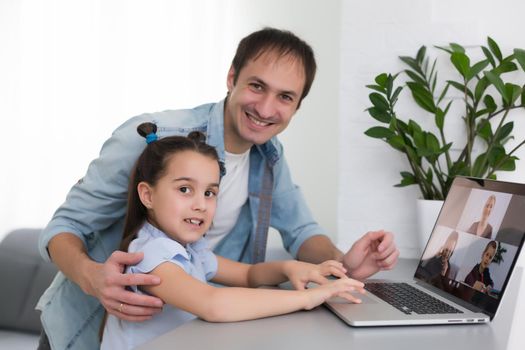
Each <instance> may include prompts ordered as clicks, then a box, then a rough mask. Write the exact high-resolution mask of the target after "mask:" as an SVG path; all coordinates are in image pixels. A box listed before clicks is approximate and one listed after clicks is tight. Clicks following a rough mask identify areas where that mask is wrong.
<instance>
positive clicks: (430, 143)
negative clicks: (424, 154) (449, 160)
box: [425, 132, 441, 153]
mask: <svg viewBox="0 0 525 350" xmlns="http://www.w3.org/2000/svg"><path fill="white" fill-rule="evenodd" d="M425 139H426V140H425V143H426V146H427V148H428V149H430V150H431V151H432V152H433V153H439V151H440V148H441V147H440V145H439V141H438V139H437V137H436V135H434V134H432V133H431V132H427V133H426V135H425Z"/></svg>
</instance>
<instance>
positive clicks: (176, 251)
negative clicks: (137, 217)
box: [101, 223, 217, 350]
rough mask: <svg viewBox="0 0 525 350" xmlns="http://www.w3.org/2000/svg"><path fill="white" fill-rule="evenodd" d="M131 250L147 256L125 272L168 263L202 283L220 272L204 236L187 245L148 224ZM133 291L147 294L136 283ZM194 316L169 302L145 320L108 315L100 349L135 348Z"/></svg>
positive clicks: (138, 271)
mask: <svg viewBox="0 0 525 350" xmlns="http://www.w3.org/2000/svg"><path fill="white" fill-rule="evenodd" d="M128 251H129V252H144V259H143V260H142V261H141V262H140V263H139V264H137V265H134V266H130V267H128V268H127V269H126V273H149V272H151V271H152V270H153V269H155V268H156V267H157V266H159V265H160V264H162V263H165V262H169V263H173V264H176V265H178V266H180V267H181V268H182V269H184V271H186V273H187V274H188V275H191V276H192V277H194V278H196V279H198V280H200V281H202V282H207V281H208V280H210V279H212V278H213V276H215V274H216V273H217V257H216V256H215V254H213V252H212V251H211V250H210V248H209V247H208V244H207V242H206V239H205V238H201V239H200V240H198V241H197V242H195V243H191V244H188V245H187V246H186V248H184V247H183V246H182V245H181V244H180V243H178V242H177V241H175V240H173V239H171V238H169V237H168V236H166V234H165V233H164V232H162V231H160V230H158V229H157V228H155V227H154V226H152V225H150V224H149V223H145V224H144V226H143V227H142V228H141V229H140V231H139V233H138V234H137V238H135V239H134V240H133V241H132V242H131V243H130V245H129V249H128ZM133 290H134V291H135V292H136V293H140V294H144V293H143V292H141V291H140V290H138V289H137V287H136V286H133ZM194 318H195V315H193V314H190V313H188V312H186V311H183V310H181V309H178V308H175V307H173V306H171V305H168V304H166V305H164V307H163V308H162V312H161V313H159V314H156V315H155V316H153V318H152V319H150V320H148V321H144V322H128V321H123V320H120V319H118V318H117V317H115V316H113V315H108V319H107V322H106V326H105V328H104V336H103V341H102V346H101V349H102V350H121V349H122V350H124V349H134V348H136V347H137V346H139V345H142V344H144V343H146V342H147V341H149V340H152V339H154V338H155V337H158V336H159V335H162V334H164V333H166V332H168V331H170V330H172V329H175V328H176V327H178V326H180V325H182V324H183V323H186V322H188V321H190V320H192V319H194ZM174 347H176V344H174Z"/></svg>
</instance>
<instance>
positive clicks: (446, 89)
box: [437, 82, 450, 103]
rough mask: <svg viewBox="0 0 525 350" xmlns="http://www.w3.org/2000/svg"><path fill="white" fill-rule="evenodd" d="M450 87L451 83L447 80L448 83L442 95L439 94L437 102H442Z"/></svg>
mask: <svg viewBox="0 0 525 350" xmlns="http://www.w3.org/2000/svg"><path fill="white" fill-rule="evenodd" d="M449 87H450V83H449V82H447V84H446V85H445V87H444V88H443V91H441V95H439V98H438V100H437V103H440V102H441V101H442V100H443V98H445V96H446V94H447V91H448V88H449Z"/></svg>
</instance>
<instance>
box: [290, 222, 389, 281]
mask: <svg viewBox="0 0 525 350" xmlns="http://www.w3.org/2000/svg"><path fill="white" fill-rule="evenodd" d="M398 257H399V250H398V249H397V248H396V245H395V243H394V237H393V235H392V233H390V232H386V231H371V232H367V233H366V234H364V235H363V237H361V238H360V239H359V240H357V241H356V242H355V243H354V244H353V245H352V247H351V248H350V250H348V252H346V254H344V255H343V253H342V252H341V251H340V250H339V249H337V247H335V245H334V244H333V243H332V242H331V241H330V239H329V238H328V237H326V236H323V235H317V236H312V237H310V238H308V239H307V240H305V241H304V242H303V244H302V245H301V247H300V248H299V252H298V254H297V258H298V260H304V261H308V262H313V263H319V262H321V261H325V260H330V259H333V260H337V261H341V262H342V263H343V266H344V267H345V268H346V269H347V271H348V272H347V273H348V276H350V277H352V278H354V279H359V280H363V279H365V278H368V277H370V276H372V275H373V274H375V273H377V272H378V271H380V270H390V269H392V268H393V267H394V266H395V264H396V263H397V258H398Z"/></svg>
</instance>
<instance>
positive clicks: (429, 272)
mask: <svg viewBox="0 0 525 350" xmlns="http://www.w3.org/2000/svg"><path fill="white" fill-rule="evenodd" d="M458 237H459V234H458V233H457V231H452V232H451V233H450V234H449V235H448V237H447V240H446V241H445V243H443V245H442V246H441V248H440V249H439V251H438V252H437V253H436V255H434V256H433V257H431V258H429V259H426V260H423V261H422V262H421V264H420V266H419V269H418V274H419V276H420V277H421V278H423V279H424V280H426V281H427V282H429V283H431V284H433V285H435V286H438V287H442V286H443V284H442V282H443V278H447V279H454V278H455V277H456V271H452V268H451V264H450V258H451V257H452V254H453V253H454V249H456V245H457V243H458Z"/></svg>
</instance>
